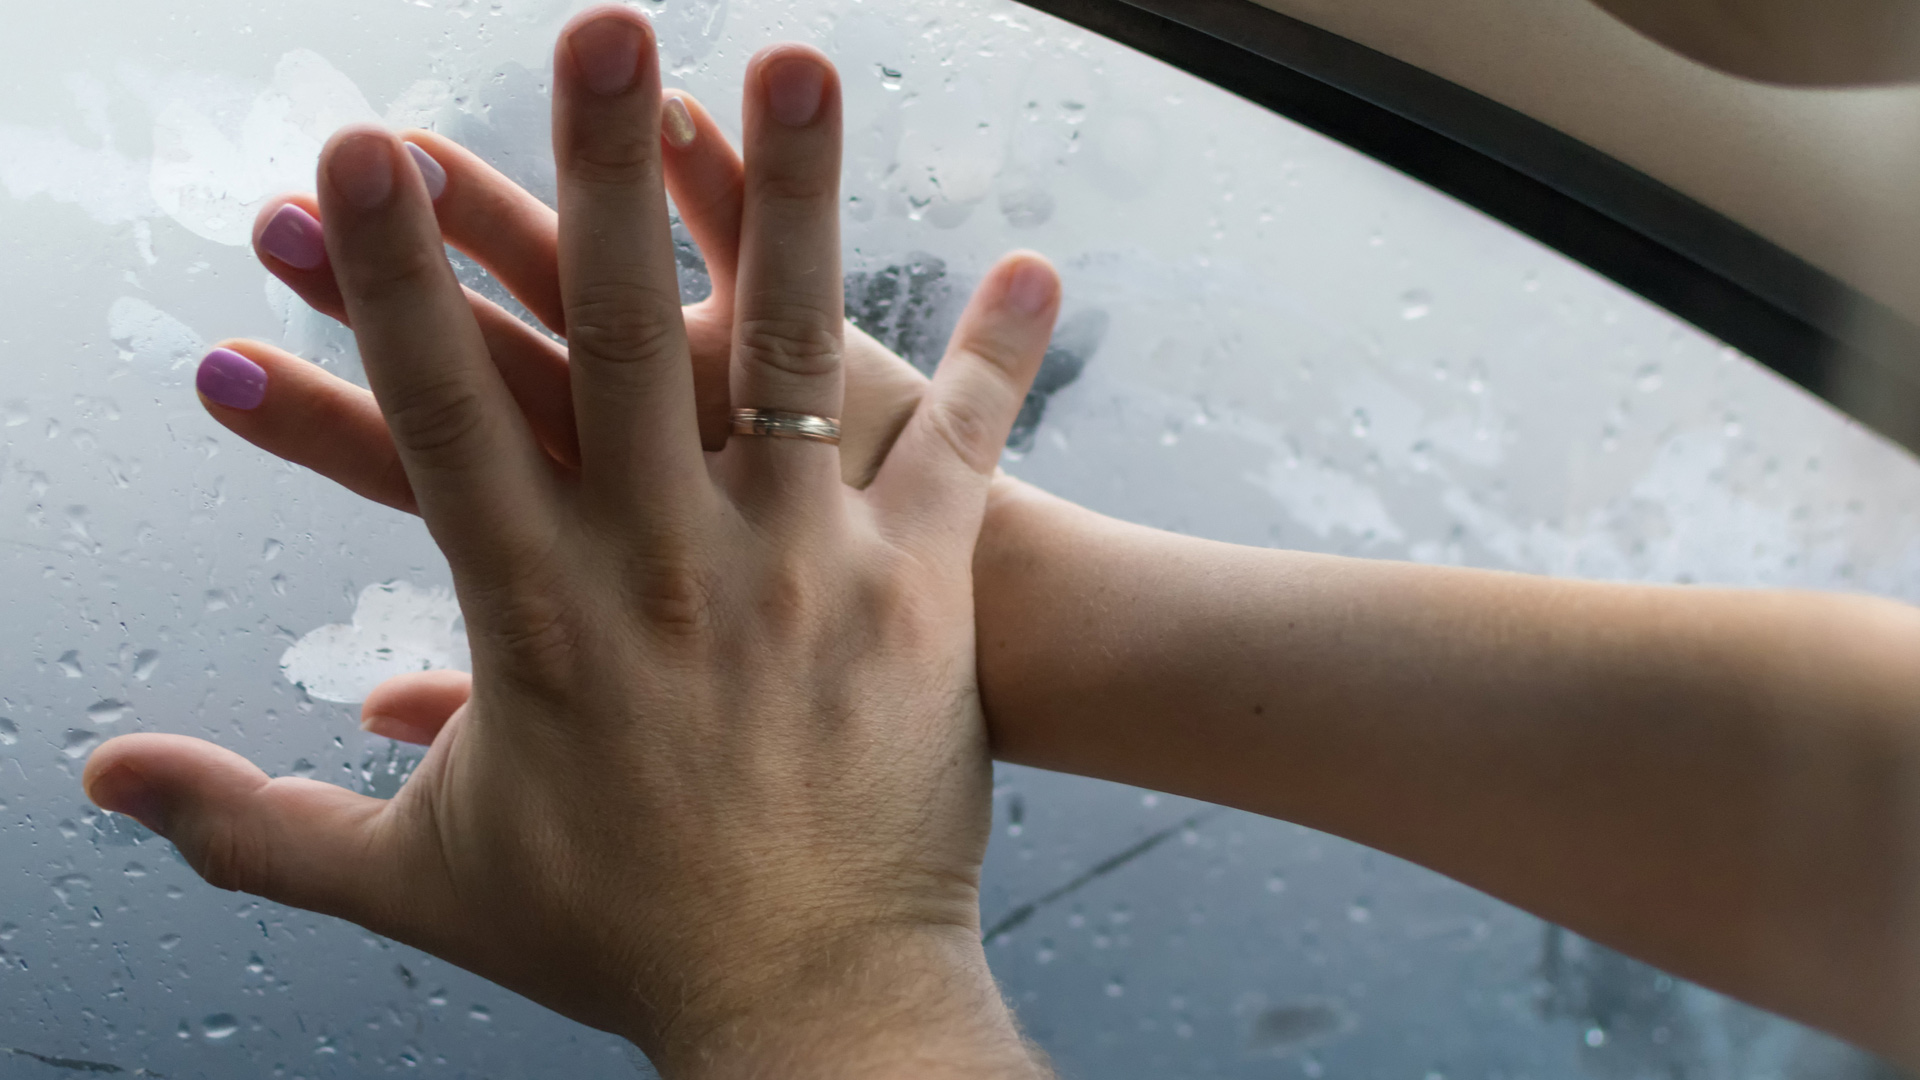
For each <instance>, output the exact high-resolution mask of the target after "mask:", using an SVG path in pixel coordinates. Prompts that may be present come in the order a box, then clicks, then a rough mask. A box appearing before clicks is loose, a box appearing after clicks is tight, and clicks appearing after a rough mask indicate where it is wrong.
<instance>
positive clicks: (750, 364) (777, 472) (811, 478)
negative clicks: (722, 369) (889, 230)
mask: <svg viewBox="0 0 1920 1080" xmlns="http://www.w3.org/2000/svg"><path fill="white" fill-rule="evenodd" d="M746 89H747V92H746V147H747V153H746V158H747V162H746V168H747V177H746V203H745V206H744V213H743V219H742V228H741V244H740V276H739V283H738V286H737V288H738V292H737V293H736V294H735V309H734V310H735V322H734V337H733V403H734V406H735V407H736V408H745V409H755V410H762V411H774V412H782V413H798V414H805V415H811V416H818V417H829V418H838V417H839V415H840V406H841V400H842V384H841V366H840V357H841V349H842V337H841V334H842V329H841V328H842V314H841V312H842V305H843V296H842V285H841V278H840V138H841V134H840V84H839V79H838V77H837V76H836V74H835V72H834V70H833V65H832V64H830V63H829V62H828V61H827V58H826V57H825V56H823V55H821V54H820V53H819V52H818V51H816V50H814V49H810V48H807V47H805V46H800V45H780V46H775V47H774V48H771V49H768V50H766V51H764V52H762V53H761V54H760V55H759V56H757V57H755V58H754V61H753V63H752V64H751V65H750V66H749V68H748V71H747V79H746ZM728 454H729V456H731V457H735V458H736V459H737V465H738V468H737V474H739V475H741V476H742V478H743V482H744V483H745V484H746V486H747V487H748V488H749V489H751V494H749V493H747V492H743V493H741V494H747V495H748V498H749V500H750V501H753V502H757V503H781V502H786V501H788V500H792V499H799V500H803V501H804V502H805V503H807V504H812V503H814V502H816V501H818V499H819V498H820V497H821V495H822V493H824V492H827V491H829V490H832V488H833V486H834V485H837V484H838V482H839V460H838V457H837V452H836V451H835V450H834V448H833V447H832V446H829V445H826V444H823V443H818V442H807V441H802V440H795V439H783V438H769V437H750V438H739V437H736V438H735V439H734V440H733V442H732V443H731V444H729V449H728Z"/></svg>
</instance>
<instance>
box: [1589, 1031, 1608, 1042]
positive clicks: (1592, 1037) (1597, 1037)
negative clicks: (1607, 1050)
mask: <svg viewBox="0 0 1920 1080" xmlns="http://www.w3.org/2000/svg"><path fill="white" fill-rule="evenodd" d="M1606 1044H1607V1033H1606V1032H1604V1031H1601V1030H1600V1029H1599V1028H1597V1027H1590V1028H1588V1029H1587V1045H1588V1046H1605V1045H1606Z"/></svg>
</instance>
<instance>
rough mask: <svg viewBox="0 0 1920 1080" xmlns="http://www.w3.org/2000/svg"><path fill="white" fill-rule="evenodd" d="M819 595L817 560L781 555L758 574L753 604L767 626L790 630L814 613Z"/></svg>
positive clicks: (816, 610)
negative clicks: (758, 578)
mask: <svg viewBox="0 0 1920 1080" xmlns="http://www.w3.org/2000/svg"><path fill="white" fill-rule="evenodd" d="M820 594H821V589H820V582H819V567H818V565H817V560H810V559H806V558H802V557H800V556H799V555H796V554H785V553H783V554H781V555H779V556H777V557H775V559H774V560H773V562H772V563H771V564H770V565H769V566H768V567H767V568H766V569H765V570H764V571H763V572H762V574H761V576H760V580H759V583H758V586H757V588H756V589H755V592H754V604H755V607H756V608H757V609H758V610H759V613H760V614H761V616H762V617H763V618H764V619H765V620H766V624H767V625H769V626H772V627H774V628H777V629H793V628H797V627H800V626H803V625H805V624H806V623H807V621H808V619H809V618H810V617H811V616H813V615H815V614H817V612H818V610H819V604H820V600H821V595H820Z"/></svg>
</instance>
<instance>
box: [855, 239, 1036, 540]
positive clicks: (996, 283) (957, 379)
mask: <svg viewBox="0 0 1920 1080" xmlns="http://www.w3.org/2000/svg"><path fill="white" fill-rule="evenodd" d="M1059 312H1060V277H1059V275H1058V274H1057V273H1055V272H1054V269H1053V266H1052V264H1050V263H1048V262H1047V260H1046V259H1044V258H1041V257H1040V256H1039V255H1035V254H1033V253H1031V252H1014V253H1013V254H1011V255H1008V256H1007V257H1005V258H1003V259H1001V260H1000V262H999V263H998V264H997V265H995V266H994V268H993V269H992V270H990V271H988V273H987V276H986V278H985V280H983V281H981V283H980V287H979V288H978V289H977V290H975V292H974V294H973V299H972V300H971V301H969V302H968V304H967V309H966V311H965V312H964V313H963V314H962V315H961V316H960V324H959V326H957V327H956V328H955V329H954V331H953V340H952V341H951V342H950V343H949V344H948V346H947V354H946V356H945V357H944V358H942V359H941V361H940V367H939V368H938V369H937V370H935V371H934V373H933V385H932V386H930V387H929V388H928V389H927V393H926V397H925V398H924V399H922V400H921V402H920V404H919V408H918V409H916V410H915V411H914V413H913V418H912V419H911V420H909V421H908V422H907V426H906V430H904V431H902V432H901V433H900V438H899V440H898V441H897V442H896V443H894V445H893V448H892V450H891V452H889V453H888V454H887V457H886V460H885V461H884V462H883V463H882V464H881V466H880V473H879V476H878V477H877V478H876V479H875V480H874V482H873V485H872V486H871V487H869V488H868V489H867V492H868V496H869V498H870V500H872V502H873V503H874V504H875V505H876V506H878V507H879V508H880V509H881V511H882V513H887V514H892V515H896V516H897V518H898V519H899V520H901V521H904V522H908V523H912V524H913V525H918V526H920V527H922V528H930V529H931V530H932V533H933V535H935V536H937V537H940V538H942V539H945V540H948V541H964V542H965V544H966V545H967V546H968V548H969V549H971V547H972V544H973V541H974V538H975V537H976V536H977V535H978V533H979V531H980V514H981V507H982V506H984V505H985V502H986V494H987V486H988V484H990V483H991V482H992V479H993V471H994V466H995V465H996V464H997V463H998V462H999V460H1000V451H1001V449H1002V448H1003V447H1005V445H1006V442H1007V432H1008V431H1009V430H1010V429H1012V427H1013V421H1014V418H1015V417H1016V416H1018V415H1019V413H1020V406H1021V403H1022V402H1024V401H1025V400H1026V396H1027V391H1028V389H1029V388H1030V387H1031V386H1032V385H1033V377H1034V375H1036V374H1037V373H1038V372H1039V370H1040V363H1041V361H1042V360H1043V359H1044V358H1045V357H1046V352H1047V343H1048V341H1049V340H1050V339H1051V338H1052V336H1053V323H1054V318H1055V317H1056V316H1057V315H1058V314H1059ZM969 488H971V489H972V494H973V495H974V496H975V497H973V498H958V497H956V496H960V495H961V494H962V493H964V492H967V491H968V489H969Z"/></svg>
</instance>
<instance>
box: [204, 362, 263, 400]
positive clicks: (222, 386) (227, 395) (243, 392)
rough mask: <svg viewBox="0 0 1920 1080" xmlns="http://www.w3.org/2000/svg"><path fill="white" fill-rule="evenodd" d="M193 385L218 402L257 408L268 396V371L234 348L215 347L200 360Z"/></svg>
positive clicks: (207, 397)
mask: <svg viewBox="0 0 1920 1080" xmlns="http://www.w3.org/2000/svg"><path fill="white" fill-rule="evenodd" d="M193 385H194V387H195V388H196V389H198V390H199V391H200V393H201V396H203V397H205V398H206V399H207V400H208V401H211V402H213V403H214V404H215V405H225V406H226V407H227V408H229V409H257V408H259V407H260V403H261V402H262V401H265V400H266V397H267V372H266V369H265V368H262V367H261V366H260V365H259V364H256V363H254V362H253V361H251V360H249V359H247V358H246V357H244V356H241V355H240V354H239V353H237V352H234V351H233V350H232V349H215V350H213V351H212V352H210V353H208V354H207V358H206V359H205V360H202V361H200V371H199V373H198V374H196V375H195V376H194V377H193Z"/></svg>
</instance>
